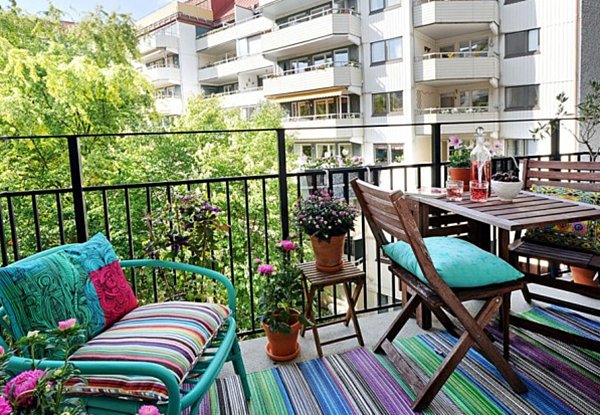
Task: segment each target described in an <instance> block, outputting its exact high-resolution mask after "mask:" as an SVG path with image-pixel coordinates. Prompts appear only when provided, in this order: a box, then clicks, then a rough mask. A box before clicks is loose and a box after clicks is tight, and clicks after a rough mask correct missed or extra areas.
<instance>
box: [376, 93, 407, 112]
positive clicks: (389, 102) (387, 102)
mask: <svg viewBox="0 0 600 415" xmlns="http://www.w3.org/2000/svg"><path fill="white" fill-rule="evenodd" d="M392 94H400V102H401V103H402V108H401V109H400V110H397V111H392V110H391V109H392ZM378 96H383V97H385V112H375V97H378ZM403 113H404V90H399V91H389V92H373V93H371V116H372V117H387V116H388V115H401V114H403Z"/></svg>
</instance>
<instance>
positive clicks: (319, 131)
mask: <svg viewBox="0 0 600 415" xmlns="http://www.w3.org/2000/svg"><path fill="white" fill-rule="evenodd" d="M363 122H364V120H363V118H362V115H361V114H360V113H358V112H352V113H344V114H315V115H307V116H302V117H289V116H288V117H286V118H285V120H284V121H283V127H284V128H286V129H288V130H292V131H293V130H295V129H298V130H297V131H296V141H297V142H303V141H306V140H308V141H310V140H331V141H335V140H336V139H339V140H344V141H348V140H349V139H351V138H360V137H362V136H363V129H362V128H360V126H362V125H363ZM352 126H356V127H357V128H350V127H352ZM305 128H307V129H305ZM311 128H315V129H314V130H312V129H311Z"/></svg>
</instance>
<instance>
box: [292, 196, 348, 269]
mask: <svg viewBox="0 0 600 415" xmlns="http://www.w3.org/2000/svg"><path fill="white" fill-rule="evenodd" d="M357 215H358V209H356V207H354V206H353V205H351V204H349V203H348V202H346V201H345V200H344V199H342V198H340V197H338V196H334V195H333V192H331V191H327V190H321V191H315V192H314V193H313V194H312V195H310V196H309V197H308V198H305V199H299V200H298V202H297V203H296V204H295V205H294V218H295V221H296V224H297V225H298V227H299V228H301V229H302V230H304V232H306V233H307V234H308V235H310V241H311V243H312V246H313V250H314V252H315V263H316V264H315V265H316V267H317V269H318V270H319V271H324V272H335V271H339V270H340V269H341V268H342V267H343V265H344V262H343V260H342V257H343V255H344V242H345V238H346V233H348V232H349V231H352V230H354V220H355V219H356V217H357Z"/></svg>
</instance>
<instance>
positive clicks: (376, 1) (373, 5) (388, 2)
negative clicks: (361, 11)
mask: <svg viewBox="0 0 600 415" xmlns="http://www.w3.org/2000/svg"><path fill="white" fill-rule="evenodd" d="M369 1H370V11H371V13H378V12H381V11H383V9H385V8H388V7H393V6H399V5H400V3H401V2H402V0H369Z"/></svg>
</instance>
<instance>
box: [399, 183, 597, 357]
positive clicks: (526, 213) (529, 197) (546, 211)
mask: <svg viewBox="0 0 600 415" xmlns="http://www.w3.org/2000/svg"><path fill="white" fill-rule="evenodd" d="M406 197H407V198H409V199H411V200H412V201H414V202H415V203H414V205H415V210H416V211H415V212H414V214H415V216H417V217H418V220H417V223H418V224H419V227H420V230H421V233H422V234H423V236H432V231H431V230H430V229H429V226H430V223H429V222H430V218H429V216H430V215H429V213H430V211H431V210H438V211H445V212H451V213H452V214H454V215H452V220H451V221H450V222H451V223H450V222H449V224H450V225H451V226H449V227H448V228H447V229H448V230H450V229H455V230H456V231H457V232H460V231H465V230H466V231H468V232H469V239H470V240H471V242H473V243H475V244H476V245H478V246H480V247H484V244H487V245H488V249H489V226H495V227H497V228H498V250H499V252H498V256H499V257H501V258H502V259H504V260H506V261H508V260H509V244H510V232H511V231H521V230H525V229H531V228H538V227H542V226H547V225H556V224H560V223H565V222H578V221H585V220H592V219H599V218H600V207H598V206H594V205H590V204H587V203H579V202H574V201H571V200H565V199H559V198H557V197H553V196H546V195H540V194H536V193H531V192H526V191H521V192H520V193H519V195H518V196H517V197H516V198H515V199H514V200H513V201H512V202H503V201H501V200H500V199H499V198H498V197H497V196H492V197H490V198H489V199H488V201H487V202H472V201H471V200H470V196H469V194H468V193H467V194H465V195H464V196H463V200H462V201H460V202H449V201H448V200H446V198H431V197H425V196H419V195H407V196H406ZM432 219H435V218H432ZM465 220H468V221H469V224H468V225H464V224H459V225H456V223H457V222H460V221H465ZM474 222H475V223H477V224H478V226H473V223H474ZM452 224H454V225H452ZM486 228H487V230H486ZM443 230H444V227H440V228H438V229H435V230H434V231H436V232H435V234H439V235H447V234H452V232H448V233H444V232H443ZM430 319H431V316H430V315H429V313H427V312H425V311H424V310H421V311H420V315H419V316H418V321H420V322H421V323H422V322H425V324H423V328H425V329H428V328H430ZM511 324H513V325H515V326H520V327H523V328H526V329H529V330H534V331H538V332H540V333H542V334H545V335H548V336H551V337H555V338H558V339H559V340H563V341H567V342H569V343H574V344H579V345H581V346H584V347H588V348H590V349H592V350H597V351H600V342H596V341H592V340H590V339H588V338H585V337H582V336H577V335H571V334H569V335H565V334H564V332H559V331H558V330H556V329H549V328H548V327H547V326H544V325H541V324H538V323H533V322H531V321H528V320H525V319H522V318H520V317H518V316H511Z"/></svg>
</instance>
